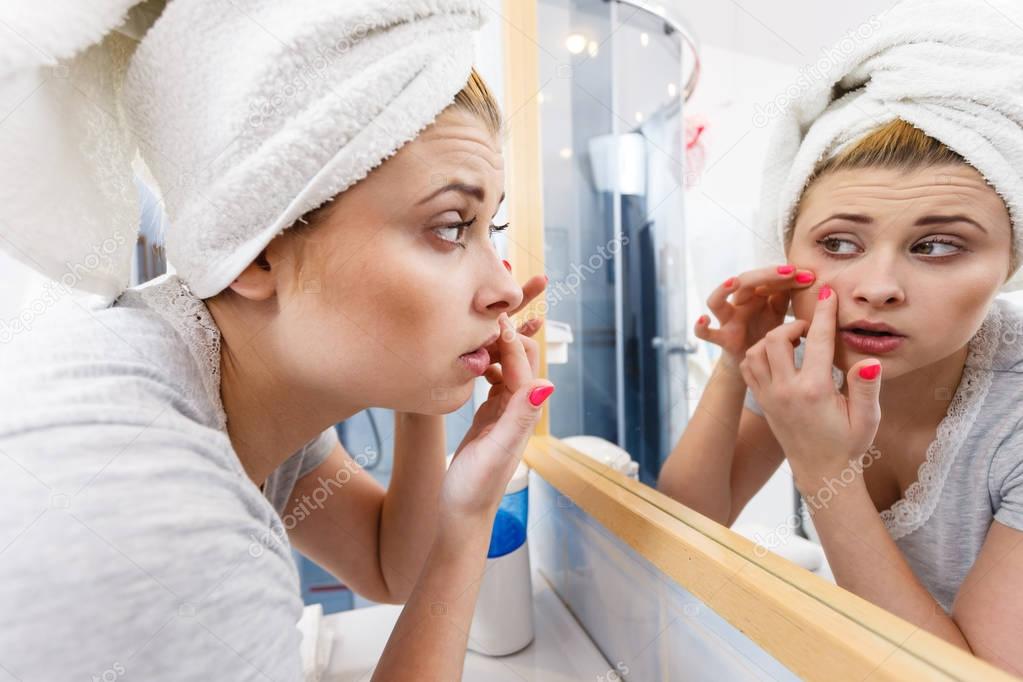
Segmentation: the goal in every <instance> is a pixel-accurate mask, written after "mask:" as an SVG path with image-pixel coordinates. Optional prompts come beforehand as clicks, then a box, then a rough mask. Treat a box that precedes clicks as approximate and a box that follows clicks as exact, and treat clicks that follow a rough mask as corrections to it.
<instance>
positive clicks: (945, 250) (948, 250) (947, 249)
mask: <svg viewBox="0 0 1023 682" xmlns="http://www.w3.org/2000/svg"><path fill="white" fill-rule="evenodd" d="M920 247H927V248H925V249H924V250H923V251H917V253H922V254H924V255H925V256H951V255H952V254H954V253H958V252H959V251H960V250H961V249H960V248H959V246H958V245H957V244H952V243H950V242H943V241H940V240H935V239H930V240H928V241H925V242H920V243H919V244H917V245H916V246H914V247H913V248H914V249H917V248H920Z"/></svg>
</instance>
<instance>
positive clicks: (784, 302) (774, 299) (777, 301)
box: [767, 291, 792, 316]
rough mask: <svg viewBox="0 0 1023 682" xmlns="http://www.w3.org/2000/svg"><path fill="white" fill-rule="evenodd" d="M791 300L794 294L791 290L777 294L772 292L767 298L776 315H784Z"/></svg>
mask: <svg viewBox="0 0 1023 682" xmlns="http://www.w3.org/2000/svg"><path fill="white" fill-rule="evenodd" d="M791 300H792V294H791V293H790V292H788V291H780V292H778V293H776V294H771V296H769V297H768V299H767V304H768V305H769V306H770V307H771V310H772V311H773V312H774V313H775V314H776V315H782V316H784V315H785V313H787V312H788V311H789V302H790V301H791Z"/></svg>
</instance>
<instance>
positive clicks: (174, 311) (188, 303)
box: [139, 275, 227, 431]
mask: <svg viewBox="0 0 1023 682" xmlns="http://www.w3.org/2000/svg"><path fill="white" fill-rule="evenodd" d="M139 294H140V295H141V296H142V298H143V300H144V301H145V302H146V303H147V304H148V305H149V307H150V308H152V309H153V310H154V311H155V312H156V313H158V314H159V315H160V316H161V317H163V318H164V319H165V320H167V322H169V323H170V325H171V326H172V327H174V329H175V330H176V331H177V332H178V334H180V335H181V338H183V339H184V340H185V343H186V344H187V346H188V350H189V352H190V353H191V354H192V357H193V358H194V359H195V361H196V363H197V365H198V366H199V374H200V375H202V383H203V388H204V389H205V391H206V396H207V398H208V399H209V402H210V404H211V405H212V406H213V407H214V409H215V411H216V414H215V418H216V420H217V427H218V428H219V429H220V430H222V431H226V430H227V414H226V413H225V412H224V405H223V403H221V401H220V329H219V328H218V327H217V323H216V322H215V321H214V320H213V316H212V315H211V314H210V311H209V308H207V307H206V304H205V303H204V302H203V301H202V299H200V298H197V297H196V296H195V295H194V294H193V293H192V292H191V290H190V289H189V288H188V285H186V284H185V283H184V282H183V281H182V280H181V278H179V277H178V276H176V275H168V276H167V279H166V280H165V281H163V282H156V283H153V284H151V285H149V286H144V287H141V288H140V289H139Z"/></svg>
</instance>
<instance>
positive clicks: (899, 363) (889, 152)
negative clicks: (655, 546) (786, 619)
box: [659, 0, 1023, 672]
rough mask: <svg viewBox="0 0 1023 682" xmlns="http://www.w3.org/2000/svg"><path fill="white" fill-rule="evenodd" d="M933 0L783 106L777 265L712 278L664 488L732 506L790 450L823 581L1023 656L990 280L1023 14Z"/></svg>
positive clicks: (1018, 541)
mask: <svg viewBox="0 0 1023 682" xmlns="http://www.w3.org/2000/svg"><path fill="white" fill-rule="evenodd" d="M999 6H1000V5H999ZM928 7H929V8H931V9H929V10H928V11H927V12H922V11H921V10H920V7H919V4H918V3H903V4H901V5H897V6H896V7H895V8H894V9H893V10H891V15H890V16H888V17H884V21H883V23H882V25H881V27H880V29H879V31H878V32H877V34H876V35H872V36H870V37H869V38H868V39H866V40H865V41H864V45H863V46H862V47H863V49H862V54H863V55H865V56H861V57H859V58H858V59H853V58H850V59H849V63H848V64H846V65H845V66H846V67H848V68H846V69H845V70H844V71H843V72H842V73H840V74H839V76H838V78H840V79H841V80H838V79H836V81H835V82H828V83H825V84H822V88H821V90H820V91H814V92H811V93H808V97H807V98H806V101H803V102H797V103H795V104H796V105H797V106H794V107H793V108H792V112H790V113H789V114H787V116H788V118H787V119H786V120H784V121H782V124H781V127H782V133H781V134H779V135H778V136H777V137H776V141H775V145H774V147H775V149H774V152H775V154H774V156H773V157H772V158H771V160H770V164H771V166H770V167H769V169H768V174H767V178H766V181H765V197H767V199H766V200H765V205H766V206H767V208H768V209H772V212H771V213H770V215H771V217H772V218H775V217H777V218H776V219H775V220H773V221H772V223H771V230H772V231H773V234H774V239H775V243H777V244H779V245H780V247H779V251H778V253H781V252H782V251H781V250H780V249H784V254H785V256H784V258H779V259H778V260H783V261H787V263H790V264H791V265H783V266H772V267H767V268H763V269H758V270H753V271H750V272H746V273H743V274H741V275H739V276H737V277H734V278H730V279H729V280H728V281H727V282H725V283H724V284H723V285H721V286H720V287H718V288H717V289H716V290H715V291H714V292H713V293H712V295H711V296H710V298H709V300H708V305H709V307H710V310H711V312H712V313H713V314H714V316H715V317H716V318H717V321H718V323H719V325H720V326H719V327H718V328H716V329H712V328H711V327H710V326H709V325H710V319H709V317H708V316H702V317H701V318H700V320H698V321H697V324H696V335H697V336H698V337H700V338H701V339H704V340H707V341H709V342H711V343H714V344H717V345H718V346H720V347H721V349H722V351H723V354H722V359H721V361H720V363H719V365H718V366H717V368H716V370H715V372H714V374H713V376H712V378H711V380H710V382H709V384H708V386H707V387H706V390H705V392H704V394H703V397H702V398H701V400H700V404H699V406H698V408H697V409H696V412H695V414H694V416H693V418H692V421H691V422H690V424H689V426H688V428H687V430H686V432H685V434H684V435H683V436H682V438H681V440H680V442H679V443H678V445H677V446H676V448H675V450H674V452H673V453H672V455H671V457H670V458H669V460H668V461H667V462H666V463H665V466H664V468H663V470H662V474H661V480H660V484H659V485H660V488H661V489H662V490H663V491H664V492H666V493H667V494H669V495H671V496H672V497H674V498H676V499H678V500H679V501H681V502H683V503H685V504H687V505H688V506H690V507H692V508H694V509H696V510H697V511H700V512H701V513H703V514H705V515H707V516H709V517H711V518H713V519H715V520H717V521H718V522H720V523H723V524H731V523H733V522H734V521H735V519H736V517H737V516H738V515H739V513H740V512H741V511H742V509H743V507H744V506H745V505H746V503H747V502H748V501H749V500H750V498H751V497H752V496H753V495H754V494H755V493H756V492H757V491H758V490H759V489H760V488H761V487H762V486H763V485H764V484H765V482H766V481H767V480H768V478H769V477H770V476H771V475H772V473H773V472H774V471H775V470H776V469H777V467H778V466H779V465H780V464H781V462H782V461H783V460H784V459H787V460H788V462H789V465H790V467H791V469H792V473H793V476H794V480H795V484H796V487H797V488H798V489H799V492H800V493H801V494H802V496H803V501H804V504H805V506H806V509H807V510H808V512H809V514H810V515H811V517H812V519H813V523H814V527H815V528H816V530H817V533H818V535H819V536H820V539H821V543H822V545H823V547H824V550H825V553H826V556H827V558H828V561H829V564H830V567H831V570H832V572H833V573H834V576H835V578H836V580H837V582H838V584H839V585H841V586H843V587H845V588H847V589H849V590H852V591H853V592H855V593H857V594H859V595H860V596H862V597H864V598H866V599H868V600H870V601H872V602H874V603H875V604H878V605H880V606H882V607H884V608H886V609H888V610H890V611H892V612H894V613H895V614H897V615H899V616H901V617H902V618H904V619H906V620H908V621H910V622H912V623H914V624H916V625H918V626H920V627H921V628H924V629H926V630H928V631H930V632H932V633H934V634H936V635H938V636H940V637H942V638H944V639H946V640H947V641H949V642H952V643H954V644H956V645H958V646H960V647H963V648H966V649H968V650H970V651H972V652H974V653H975V654H976V655H978V656H980V657H982V658H985V659H988V660H990V661H991V662H992V663H994V664H995V665H999V666H1001V667H1004V668H1006V669H1010V670H1014V671H1016V672H1021V671H1023V649H1021V648H1020V647H1019V642H1020V641H1023V593H1021V592H1020V591H1019V589H1018V586H1019V576H1020V575H1023V400H1020V396H1021V395H1023V310H1021V309H1020V308H1018V307H1015V306H1012V305H1010V304H1008V303H1007V302H1006V301H1004V300H1000V299H996V298H995V296H996V294H998V293H999V290H1000V289H1009V288H1011V287H1013V286H1017V285H1018V282H1019V273H1018V270H1019V266H1020V262H1021V253H1023V248H1021V245H1023V224H1021V222H1020V221H1021V220H1023V182H1021V179H1020V175H1019V173H1020V170H1019V169H1020V168H1021V165H1020V164H1021V163H1023V128H1021V125H1023V77H1021V74H1023V32H1020V33H1018V34H1013V31H1018V29H1016V28H1014V27H1012V26H1010V25H1009V24H1010V23H1012V22H1006V21H1005V19H1004V18H1001V19H999V14H1000V13H1002V12H1005V13H1009V14H1011V15H1012V16H1018V15H1020V11H1019V10H1018V9H1016V10H1013V9H1010V8H1006V7H1001V6H1000V7H1001V9H995V8H994V6H993V5H992V4H990V3H984V2H968V1H964V0H958V1H956V2H937V3H934V2H932V3H929V4H928ZM964 16H966V17H971V18H972V19H973V20H974V22H975V23H969V22H967V23H961V22H962V18H963V17H964ZM1017 23H1020V22H1017ZM906 25H913V26H915V28H917V29H919V31H920V32H922V33H924V34H926V35H927V39H928V40H929V41H932V42H927V43H919V42H917V43H913V42H910V41H908V40H907V39H905V37H904V35H903V34H901V33H900V30H903V29H900V27H904V26H906ZM932 34H933V35H932ZM1009 46H1015V48H1013V49H1010V48H1009ZM978 48H983V49H978ZM843 76H844V78H843ZM832 85H835V88H834V89H832ZM822 92H823V93H824V94H823V95H821V93H822ZM814 95H816V96H818V98H819V100H818V101H817V103H816V104H815V102H814V99H813V96H814ZM786 126H788V127H786ZM772 171H776V172H773V173H772ZM775 202H777V206H774V205H773V204H774V203H775ZM774 208H776V209H777V210H776V211H773V209H774ZM1007 283H1008V285H1009V286H1006V285H1007ZM790 304H791V310H792V313H793V314H794V316H795V318H796V319H795V321H791V322H788V323H784V315H785V312H786V311H787V310H788V309H789V306H790ZM802 337H805V339H803V338H802ZM744 397H745V409H744Z"/></svg>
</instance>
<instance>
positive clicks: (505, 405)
mask: <svg viewBox="0 0 1023 682" xmlns="http://www.w3.org/2000/svg"><path fill="white" fill-rule="evenodd" d="M498 324H500V326H501V335H500V337H499V338H498V340H497V342H496V343H497V346H498V351H499V353H500V357H501V367H500V368H495V367H490V368H489V369H488V370H487V372H488V379H489V380H490V381H491V383H492V384H493V386H492V387H491V389H490V394H489V395H488V397H487V400H486V402H484V403H483V404H482V405H480V407H479V409H478V410H476V415H475V417H474V418H473V422H472V426H471V427H469V431H468V433H466V436H465V438H464V439H463V440H462V443H461V445H459V446H458V449H457V450H456V451H455V456H454V459H452V461H451V466H450V467H449V468H448V473H447V475H446V476H445V478H444V485H443V488H442V491H441V496H442V500H443V507H442V511H441V513H442V514H455V515H456V516H461V515H467V516H469V517H474V518H479V517H481V516H483V517H488V518H489V517H490V516H493V514H494V513H496V511H497V506H498V505H499V504H500V502H501V497H502V496H503V495H504V491H505V488H506V487H507V485H508V481H509V480H511V477H512V474H513V473H515V468H516V467H517V466H518V465H519V460H521V459H522V452H523V450H525V447H526V441H527V440H528V439H529V437H530V435H532V432H533V427H534V426H535V425H536V422H537V421H538V420H539V418H540V413H541V411H542V408H541V406H542V405H543V403H544V401H545V400H546V399H547V398H548V396H550V394H551V393H552V392H553V391H554V385H553V384H552V383H550V382H549V381H545V380H543V379H537V378H536V362H537V359H536V357H535V356H536V348H535V342H532V343H533V346H534V348H533V353H532V355H533V356H534V357H533V358H531V357H530V353H528V352H527V350H526V345H527V344H526V342H527V341H532V339H528V338H526V337H523V336H522V335H521V334H519V333H517V332H516V331H515V329H514V327H513V326H512V323H511V320H510V319H509V318H508V315H507V314H502V315H501V317H500V318H498ZM492 370H494V371H492Z"/></svg>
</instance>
